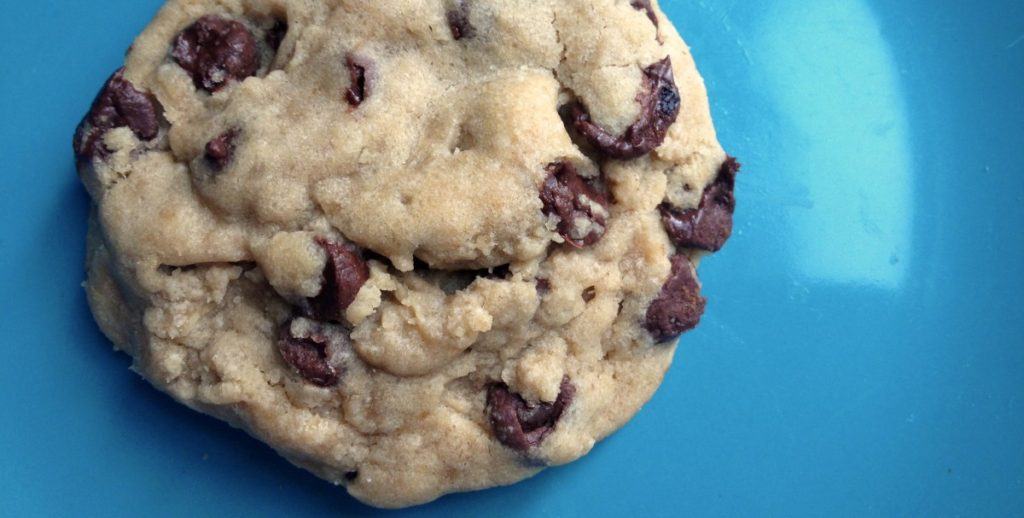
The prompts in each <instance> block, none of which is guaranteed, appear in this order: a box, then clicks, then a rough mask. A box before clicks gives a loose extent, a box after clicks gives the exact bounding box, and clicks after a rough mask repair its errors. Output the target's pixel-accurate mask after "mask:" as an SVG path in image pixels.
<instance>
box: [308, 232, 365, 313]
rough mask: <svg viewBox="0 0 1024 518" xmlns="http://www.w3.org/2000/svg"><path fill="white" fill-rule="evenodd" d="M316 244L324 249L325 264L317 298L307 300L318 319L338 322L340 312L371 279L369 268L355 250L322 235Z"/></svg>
mask: <svg viewBox="0 0 1024 518" xmlns="http://www.w3.org/2000/svg"><path fill="white" fill-rule="evenodd" d="M317 243H319V244H320V246H321V247H323V249H324V251H325V252H327V265H326V266H325V267H324V283H323V287H322V288H321V289H320V293H319V294H318V295H317V296H316V297H313V298H311V299H309V305H310V307H311V308H312V312H313V315H314V317H315V318H317V319H318V320H325V321H331V320H333V321H340V319H341V314H342V313H343V312H344V311H345V309H346V308H348V307H349V305H350V304H352V301H353V300H355V298H356V295H358V294H359V289H360V288H362V287H363V284H364V283H366V280H367V279H369V278H370V270H369V268H367V266H366V261H365V260H363V257H362V255H360V253H359V252H358V251H357V250H354V249H353V248H351V247H349V246H347V245H343V244H340V243H332V242H330V241H327V240H326V239H322V238H318V239H317Z"/></svg>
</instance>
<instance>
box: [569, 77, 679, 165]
mask: <svg viewBox="0 0 1024 518" xmlns="http://www.w3.org/2000/svg"><path fill="white" fill-rule="evenodd" d="M636 100H637V102H639V103H640V116H639V117H637V120H636V121H635V122H634V123H633V124H632V125H631V126H630V127H628V128H626V131H625V133H623V134H622V135H621V136H618V137H615V136H612V135H610V134H609V133H608V132H607V131H605V130H604V129H603V128H601V127H600V126H598V125H596V124H594V123H593V122H592V121H591V120H590V114H589V113H588V112H587V111H586V108H584V107H583V105H582V104H579V103H576V104H574V105H573V108H572V116H573V124H574V125H575V127H576V130H577V131H579V132H580V134H582V135H583V136H584V137H585V138H586V139H587V141H588V142H590V144H591V145H593V146H594V147H596V148H597V149H598V150H600V151H601V152H602V153H604V154H605V155H608V156H610V157H612V158H618V159H621V160H628V159H631V158H637V157H639V156H642V155H645V154H647V153H649V152H651V151H652V150H653V149H654V148H656V147H658V146H660V145H661V143H662V142H663V141H664V140H665V135H666V134H667V133H668V129H669V127H670V126H672V124H673V123H675V121H676V117H678V116H679V103H680V98H679V89H678V88H676V83H675V79H674V78H673V76H672V62H671V60H670V59H669V58H668V57H666V58H665V59H663V60H661V61H659V62H657V63H655V64H653V65H651V66H649V67H647V68H645V69H644V71H643V83H642V86H641V88H640V94H639V95H637V98H636Z"/></svg>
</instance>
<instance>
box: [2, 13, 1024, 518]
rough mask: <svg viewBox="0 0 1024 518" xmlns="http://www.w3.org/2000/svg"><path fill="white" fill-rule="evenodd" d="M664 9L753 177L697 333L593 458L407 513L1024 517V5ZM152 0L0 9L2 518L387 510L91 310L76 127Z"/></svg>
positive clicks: (746, 182)
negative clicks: (108, 335)
mask: <svg viewBox="0 0 1024 518" xmlns="http://www.w3.org/2000/svg"><path fill="white" fill-rule="evenodd" d="M662 3H663V4H664V7H665V8H666V10H667V12H668V13H669V15H670V17H671V18H672V19H673V20H674V21H675V22H676V24H677V25H678V27H679V29H680V32H682V33H683V35H684V36H685V37H686V38H687V39H688V40H689V42H690V44H691V46H692V48H693V52H694V54H695V55H696V57H697V59H698V62H699V65H700V68H701V71H702V73H703V74H704V76H705V78H706V81H707V86H708V89H709V91H710V95H711V99H712V111H713V112H714V116H715V120H716V122H717V126H718V129H719V132H720V137H721V140H722V141H723V143H724V144H725V146H726V148H727V149H729V150H730V151H731V152H732V153H733V154H735V155H736V156H738V157H740V158H741V159H742V161H743V163H744V164H745V169H744V172H743V174H742V175H741V177H740V180H739V200H740V206H739V209H738V213H737V221H738V223H737V231H736V235H735V237H734V238H733V240H732V242H731V243H730V244H729V246H728V247H727V248H726V249H725V251H724V252H723V253H721V254H719V255H717V256H715V257H714V258H712V259H710V260H708V261H707V262H706V263H705V264H704V265H703V266H702V268H701V276H702V278H703V280H704V281H705V284H706V291H707V295H708V297H709V299H710V305H709V310H708V313H707V315H706V317H705V319H704V322H703V324H702V326H701V327H700V328H699V330H697V331H695V332H693V333H691V334H689V335H686V336H685V337H684V343H683V344H682V346H681V348H680V350H679V353H678V356H677V360H676V364H675V365H674V366H673V368H672V370H671V371H670V372H669V375H668V377H667V379H666V380H665V383H664V385H663V386H662V388H661V390H660V391H659V392H658V393H657V395H656V396H655V397H654V399H653V400H652V401H651V402H650V404H649V405H648V406H647V407H645V408H644V409H643V411H642V412H641V413H640V414H639V415H638V416H637V417H636V419H635V420H634V421H632V422H631V423H630V424H629V425H627V426H626V427H625V428H624V429H623V430H622V431H621V432H619V433H618V434H616V435H615V436H613V437H611V438H610V439H608V440H607V441H605V442H604V443H602V444H600V445H598V446H597V447H596V448H595V449H594V451H593V453H592V454H591V455H589V456H588V457H586V458H584V459H582V460H580V461H579V462H576V463H574V464H571V465H569V466H566V467H562V468H557V469H551V470H548V471H546V472H545V473H543V474H542V475H540V476H538V477H536V478H534V479H532V480H529V481H527V482H524V483H522V484H519V485H516V486H513V487H510V488H502V489H496V490H490V491H485V492H479V493H473V494H467V495H456V496H449V497H446V498H443V499H441V500H440V501H438V502H435V503H434V504H431V505H428V506H425V507H421V508H418V509H415V510H412V511H410V512H408V515H410V516H448V515H452V514H476V515H480V514H483V513H497V514H507V515H510V516H515V515H519V516H576V515H578V516H603V515H609V516H612V515H620V516H621V515H626V514H634V513H635V514H639V513H643V514H644V515H650V516H658V515H709V516H714V515H717V516H727V515H731V516H739V515H750V514H757V515H764V514H771V515H787V516H788V515H824V514H827V515H851V516H852V515H902V516H906V515H975V516H977V515H990V516H1009V515H1017V516H1020V515H1021V514H1022V513H1024V413H1022V407H1024V376H1022V374H1024V339H1022V334H1024V309H1022V308H1024V300H1022V299H1024V296H1022V292H1024V253H1022V252H1024V239H1022V238H1024V233H1022V225H1024V175H1022V173H1024V171H1022V169H1024V167H1022V165H1021V164H1022V163H1024V2H1021V1H1020V0H1009V1H999V0H987V1H984V0H981V1H979V2H975V3H973V4H974V6H973V7H968V3H965V2H962V1H952V0H922V1H916V0H905V1H902V2H893V1H889V0H833V1H825V0H814V1H806V0H764V1H757V2H742V1H735V0H702V1H695V2H693V1H682V0H663V2H662ZM158 5H159V1H157V0H145V1H143V0H103V1H98V0H93V1H71V0H68V1H57V0H54V1H48V2H13V3H12V4H11V6H10V7H9V8H8V9H5V16H4V17H3V18H0V38H3V48H4V49H5V53H4V59H3V61H4V65H5V66H4V74H3V77H2V79H0V86H2V92H0V93H2V95H0V102H2V103H3V106H2V109H0V114H2V119H0V120H2V122H0V142H2V143H3V147H4V150H5V153H4V155H5V160H4V164H5V165H4V166H3V173H2V175H0V182H2V189H0V216H2V218H3V219H2V220H0V221H2V222H3V223H2V225H3V232H2V233H0V275H2V278H0V286H2V287H3V297H2V300H0V337H2V341H3V344H4V347H3V354H4V356H3V360H2V362H0V402H2V406H0V408H2V409H3V425H2V426H0V515H3V516H22V515H53V514H71V513H74V514H85V515H105V516H115V515H139V514H141V513H146V514H147V515H157V516H160V515H179V516H181V515H186V514H189V515H211V516H213V515H223V516H227V515H245V516H274V515H282V514H291V513H294V514H302V515H305V516H320V515H324V516H326V515H331V514H334V515H339V514H340V515H363V514H369V513H370V512H371V510H370V509H369V508H366V507H364V506H361V505H360V504H358V503H356V502H355V501H354V500H352V499H351V498H349V497H348V496H346V495H345V493H344V492H343V491H342V490H339V489H334V488H332V487H330V486H329V485H328V484H326V483H322V482H320V481H319V480H317V479H315V478H314V477H312V476H311V475H308V474H306V473H304V472H302V471H300V470H298V469H295V468H292V467H291V466H290V465H289V464H287V463H286V462H285V461H283V460H281V459H279V458H278V457H277V456H276V455H275V454H274V453H273V452H272V451H271V450H270V449H268V448H267V447H264V446H262V445H261V444H259V443H257V442H256V441H254V440H252V439H250V438H248V437H247V436H245V435H244V434H242V433H241V432H237V431H234V430H231V429H229V428H228V427H227V426H226V425H223V424H221V423H219V422H217V421H215V420H213V419H210V418H207V417H204V416H201V415H198V414H195V413H192V412H191V411H189V410H187V409H185V408H182V407H179V406H177V405H176V404H173V403H172V402H171V401H170V399H169V398H167V397H165V396H163V395H160V394H159V393H157V392H156V391H154V390H152V389H151V388H150V387H149V386H148V385H147V384H145V383H144V382H143V381H141V380H140V379H139V378H138V377H137V376H136V375H135V374H133V373H131V372H130V371H129V370H128V369H127V367H128V363H129V362H128V359H127V357H126V356H124V355H121V354H116V353H113V352H112V351H111V349H110V346H109V345H108V343H107V342H106V341H105V339H104V338H103V337H102V335H101V334H100V333H99V331H98V330H97V328H96V326H95V325H94V324H93V323H92V320H91V318H90V316H89V314H88V311H87V309H86V305H85V300H84V296H83V293H82V290H81V289H79V287H78V285H79V282H80V281H81V279H82V276H83V271H82V261H83V245H84V237H83V236H84V232H85V219H86V215H87V211H88V200H87V197H86V195H85V194H84V192H83V190H82V189H81V188H80V186H79V184H78V182H77V180H76V177H75V174H74V170H73V164H72V158H71V153H70V138H71V132H72V130H73V128H74V126H75V124H76V123H77V121H78V119H79V117H80V116H81V115H82V113H83V112H84V111H85V110H86V108H87V107H88V104H89V102H90V100H91V98H92V96H93V94H94V93H95V91H96V90H97V89H98V87H99V86H100V84H101V82H102V81H103V80H104V79H105V78H106V76H107V75H108V74H109V73H110V72H111V71H112V70H113V69H114V68H116V67H117V66H118V65H119V63H120V62H121V57H122V54H123V52H124V50H125V49H126V48H127V46H128V45H129V43H130V42H131V38H132V37H133V36H134V35H135V34H136V33H138V32H139V31H140V30H141V29H142V28H143V27H144V26H145V24H146V23H147V21H148V19H149V18H150V16H151V15H152V14H153V13H154V12H155V10H156V9H157V7H158ZM154 510H155V511H154Z"/></svg>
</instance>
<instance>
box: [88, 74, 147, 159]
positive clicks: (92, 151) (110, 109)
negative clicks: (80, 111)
mask: <svg viewBox="0 0 1024 518" xmlns="http://www.w3.org/2000/svg"><path fill="white" fill-rule="evenodd" d="M158 111H159V108H158V105H157V102H156V99H155V98H154V97H153V96H152V95H150V94H148V93H145V92H141V91H139V90H137V89H135V86H134V85H133V84H132V83H131V82H129V81H128V80H127V79H125V78H124V68H120V69H118V70H117V71H116V72H114V74H113V75H111V76H110V78H109V79H107V82H106V83H104V85H103V89H102V90H100V92H99V94H97V95H96V98H95V99H94V100H93V102H92V106H91V107H90V108H89V113H87V114H85V117H83V118H82V122H80V123H79V124H78V128H77V129H76V130H75V138H74V140H73V142H72V144H73V147H74V150H75V159H76V162H77V163H78V164H79V167H81V166H82V165H84V164H86V163H88V162H89V161H90V160H92V159H93V158H102V157H104V156H106V155H107V154H109V153H110V151H109V150H108V149H107V148H106V146H104V145H103V135H105V134H106V133H107V132H108V131H110V130H111V129H114V128H120V127H124V126H127V127H128V128H130V129H131V130H132V133H134V134H135V136H136V137H138V138H139V140H153V139H154V138H156V136H157V133H159V131H160V122H159V117H158V115H157V114H158Z"/></svg>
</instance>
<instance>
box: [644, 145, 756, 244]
mask: <svg viewBox="0 0 1024 518" xmlns="http://www.w3.org/2000/svg"><path fill="white" fill-rule="evenodd" d="M739 170H740V163H739V162H737V161H736V159H735V158H733V157H727V158H726V160H725V162H724V163H722V166H721V167H720V168H719V169H718V176H717V177H716V178H715V181H714V182H712V183H711V184H710V185H708V186H707V187H706V188H705V189H704V193H703V194H702V195H701V199H700V205H699V206H698V207H697V208H696V209H690V210H678V209H676V208H674V207H672V206H671V205H668V204H662V205H661V206H660V207H658V209H659V210H660V211H661V221H662V223H663V224H664V225H665V231H666V232H668V237H669V238H670V239H671V240H672V242H673V243H675V244H676V246H679V247H687V248H700V249H701V250H707V251H709V252H717V251H718V250H720V249H721V248H722V246H724V245H725V242H726V241H728V239H729V236H730V235H732V214H733V212H734V211H735V210H736V197H735V196H733V189H734V188H735V185H736V173H737V172H739Z"/></svg>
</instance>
